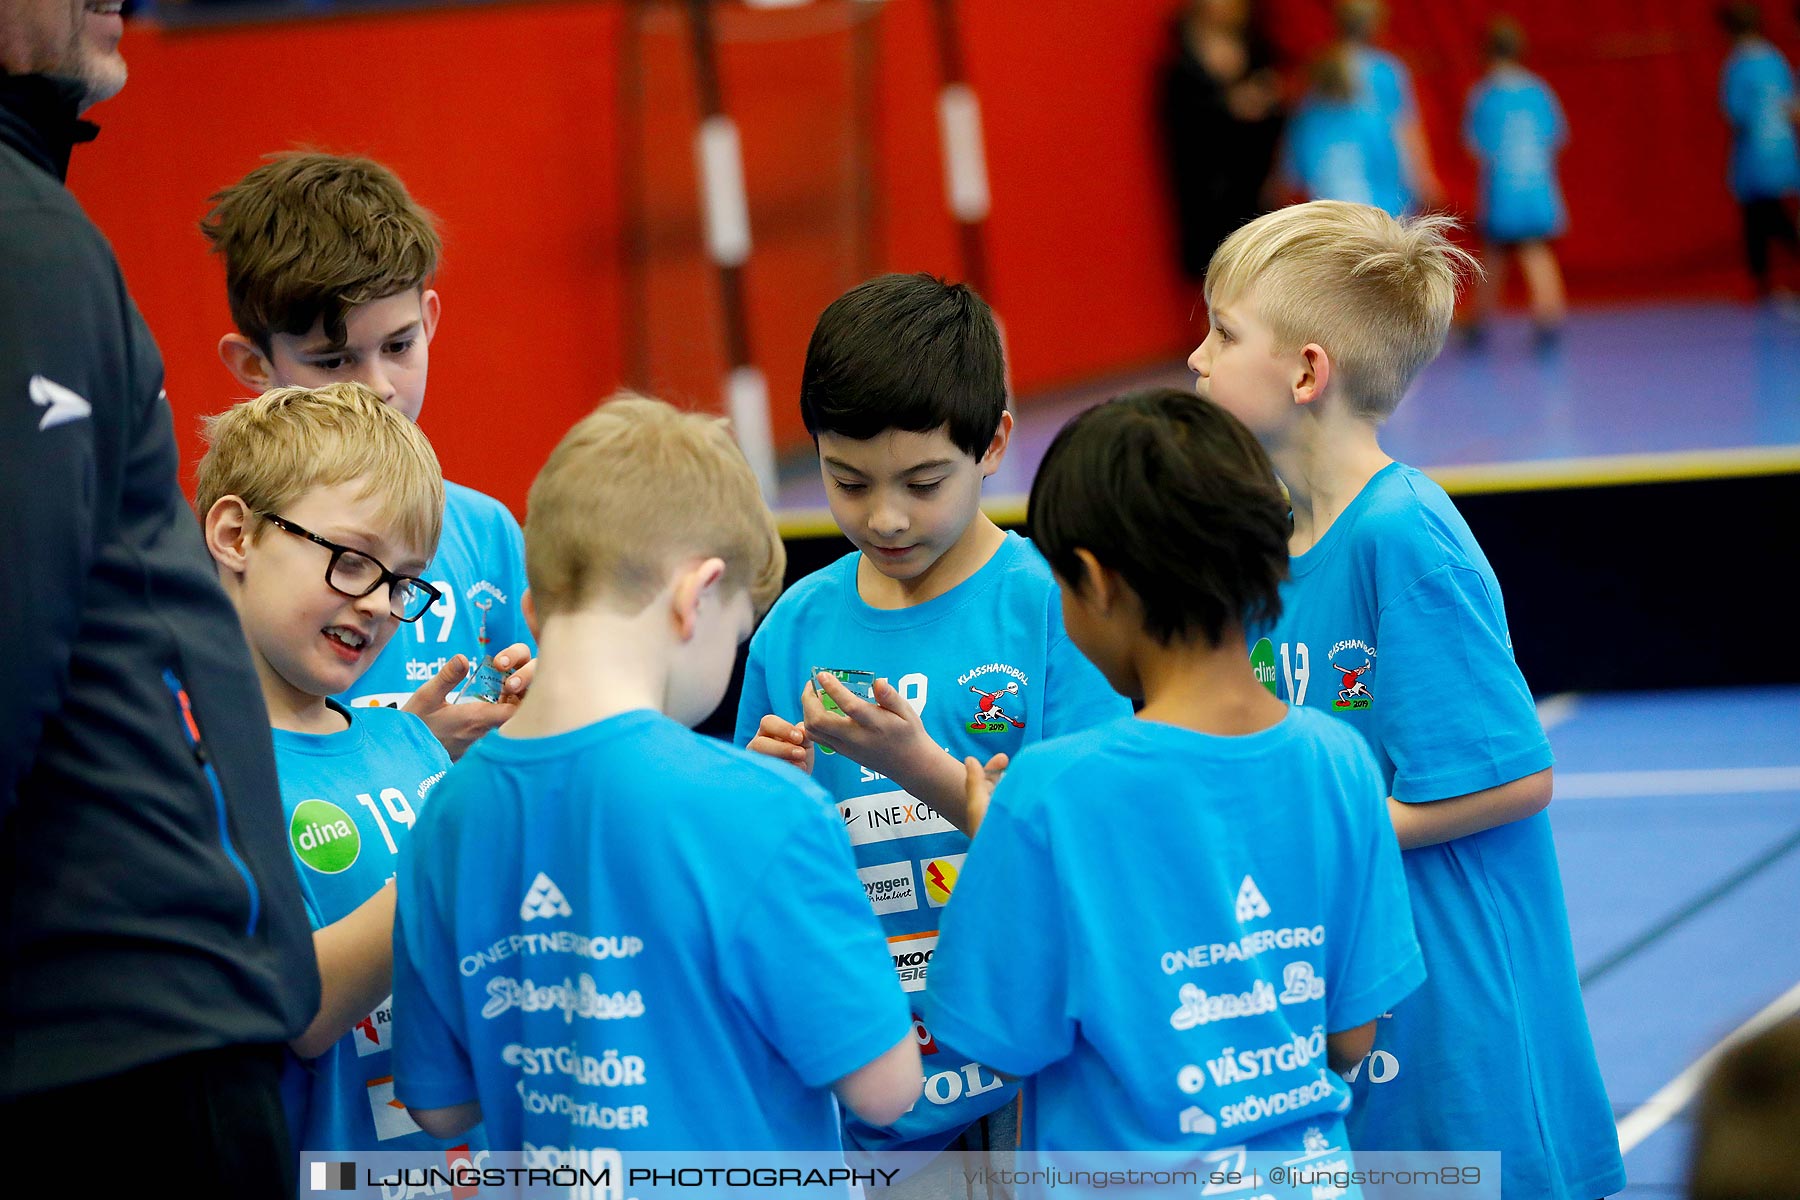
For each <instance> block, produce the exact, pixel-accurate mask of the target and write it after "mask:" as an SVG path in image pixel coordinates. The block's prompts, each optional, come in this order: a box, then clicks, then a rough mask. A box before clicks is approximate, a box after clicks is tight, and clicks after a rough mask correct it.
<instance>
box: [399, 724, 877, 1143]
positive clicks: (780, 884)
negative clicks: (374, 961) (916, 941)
mask: <svg viewBox="0 0 1800 1200" xmlns="http://www.w3.org/2000/svg"><path fill="white" fill-rule="evenodd" d="M853 870H854V868H853V866H852V865H851V861H850V847H849V845H848V843H847V842H846V841H845V839H844V834H843V831H842V829H841V828H840V827H839V822H838V819H837V815H836V813H834V812H833V811H832V809H831V807H830V805H829V804H827V803H826V801H825V797H824V796H823V795H822V794H821V793H820V792H819V790H818V789H817V788H816V787H814V786H812V785H811V784H810V783H808V782H807V781H806V780H805V779H804V778H803V777H802V776H800V775H799V774H798V773H796V772H794V771H791V770H788V769H786V768H783V767H780V765H779V764H777V763H773V762H769V761H767V760H763V759H761V758H760V757H758V756H755V755H751V754H749V753H748V752H746V751H743V750H738V749H735V748H733V747H730V746H726V745H724V744H722V743H720V742H717V741H714V740H712V739H710V738H705V737H702V736H700V735H699V734H696V733H694V732H693V731H691V730H688V729H684V728H683V727H682V726H680V725H678V724H677V723H675V722H674V721H672V720H670V719H669V718H667V717H665V716H663V715H662V714H660V713H656V712H651V711H649V710H638V711H634V712H628V713H623V714H621V715H619V716H615V717H611V718H609V719H607V720H604V721H601V722H598V723H596V724H593V725H588V726H584V727H583V728H580V729H576V730H572V731H570V732H568V733H563V734H558V735H556V736H553V737H544V738H533V739H518V738H509V737H507V736H505V735H504V733H501V734H500V735H498V736H494V737H488V738H483V739H482V740H481V741H480V742H479V743H477V744H476V745H475V747H474V748H473V749H471V750H470V751H469V753H468V754H467V755H465V756H464V757H463V758H462V760H461V761H460V762H459V763H458V764H457V766H456V769H455V770H453V771H452V772H451V773H450V776H449V778H447V779H446V780H445V781H444V782H443V783H442V784H441V785H440V786H439V787H438V790H437V793H436V795H434V796H433V798H432V806H431V811H430V812H429V813H428V814H427V816H426V819H425V820H424V821H423V822H421V824H420V826H419V828H418V830H417V832H416V834H415V836H414V837H413V839H412V842H411V844H410V846H409V848H408V850H407V853H406V856H405V859H404V861H403V862H402V864H401V868H400V895H399V913H398V916H397V918H396V920H395V926H394V1007H395V1011H396V1012H397V1013H398V1014H399V1019H400V1039H399V1042H398V1044H397V1045H396V1046H395V1050H394V1059H395V1064H394V1066H395V1075H396V1077H397V1078H398V1080H399V1086H400V1095H401V1096H402V1097H404V1098H405V1100H406V1102H407V1103H409V1104H411V1105H413V1106H414V1107H424V1108H438V1107H444V1106H449V1105H454V1104H462V1103H465V1102H467V1101H470V1100H477V1099H478V1100H480V1102H481V1108H482V1116H483V1121H484V1123H485V1125H486V1128H487V1132H488V1138H489V1141H490V1142H491V1143H492V1145H493V1146H494V1147H495V1148H496V1149H501V1150H507V1151H523V1152H525V1153H526V1154H527V1155H530V1156H534V1157H538V1158H540V1159H541V1158H542V1157H543V1156H544V1155H545V1154H546V1152H548V1151H551V1150H561V1151H564V1152H565V1153H572V1152H575V1151H580V1150H594V1149H598V1148H601V1147H606V1148H612V1149H616V1150H620V1151H624V1152H626V1153H627V1154H629V1153H630V1152H631V1151H633V1150H640V1151H642V1150H781V1149H788V1150H832V1151H834V1150H836V1149H837V1145H838V1136H837V1110H836V1102H835V1101H834V1099H833V1097H832V1095H831V1093H830V1091H829V1090H828V1089H829V1087H830V1085H831V1084H832V1083H834V1082H835V1081H837V1080H838V1079H841V1078H842V1077H844V1076H845V1075H848V1074H850V1073H851V1072H852V1071H855V1070H857V1069H859V1068H861V1067H863V1066H865V1065H867V1064H868V1063H870V1062H873V1061H874V1060H875V1059H876V1058H878V1057H880V1056H881V1055H882V1054H883V1053H885V1052H886V1051H887V1050H889V1049H890V1048H891V1047H893V1046H894V1044H895V1043H897V1042H899V1041H900V1040H901V1039H902V1038H904V1037H905V1036H906V1035H907V1031H908V1028H909V1021H908V1018H907V1009H906V1001H905V998H904V997H903V996H902V995H901V993H900V989H899V988H898V987H896V986H895V984H894V976H893V968H892V967H891V966H890V965H889V963H888V958H887V947H886V946H885V945H884V944H883V942H882V938H881V931H880V929H879V927H878V926H877V925H876V923H875V921H874V919H873V918H872V917H871V915H870V913H869V904H868V901H867V900H866V899H864V897H863V891H862V889H861V888H860V887H858V886H857V883H856V878H855V876H854V874H853V873H852V872H853Z"/></svg>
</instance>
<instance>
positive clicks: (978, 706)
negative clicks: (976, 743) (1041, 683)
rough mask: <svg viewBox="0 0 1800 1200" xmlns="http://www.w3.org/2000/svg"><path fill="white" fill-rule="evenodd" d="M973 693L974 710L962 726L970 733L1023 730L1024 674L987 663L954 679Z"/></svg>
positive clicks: (997, 664) (1002, 665) (1005, 665)
mask: <svg viewBox="0 0 1800 1200" xmlns="http://www.w3.org/2000/svg"><path fill="white" fill-rule="evenodd" d="M956 682H957V685H958V686H959V687H966V688H968V689H969V690H970V691H971V692H973V693H975V711H974V713H973V714H972V715H971V716H970V717H969V721H968V724H967V725H965V726H964V728H965V729H967V730H968V731H969V732H970V733H1006V732H1007V731H1009V730H1013V729H1023V728H1025V695H1024V692H1025V688H1026V686H1027V685H1028V684H1030V682H1031V680H1030V679H1029V678H1027V677H1026V675H1025V672H1023V671H1021V670H1019V668H1017V667H1011V666H1008V665H1007V664H1005V663H997V662H996V663H987V664H985V665H983V666H979V667H976V668H975V669H974V670H973V671H966V672H964V673H963V674H962V675H961V676H959V677H958V678H957V680H956Z"/></svg>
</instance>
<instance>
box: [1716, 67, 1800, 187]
mask: <svg viewBox="0 0 1800 1200" xmlns="http://www.w3.org/2000/svg"><path fill="white" fill-rule="evenodd" d="M1719 103H1720V104H1721V105H1722V106H1723V107H1724V109H1725V118H1726V120H1728V121H1730V122H1731V190H1732V193H1733V194H1734V195H1736V196H1737V198H1738V199H1739V200H1741V201H1750V200H1766V199H1772V198H1774V197H1778V196H1787V195H1791V194H1792V193H1794V192H1796V191H1800V152H1797V150H1796V143H1795V139H1794V122H1793V117H1792V115H1791V110H1792V108H1793V105H1794V73H1793V71H1791V70H1789V68H1788V64H1787V59H1785V58H1783V57H1782V56H1781V51H1779V50H1777V49H1776V48H1775V47H1774V46H1773V45H1771V44H1770V43H1769V42H1767V41H1764V40H1762V39H1761V38H1758V39H1756V40H1754V41H1751V42H1747V43H1745V44H1743V45H1741V46H1739V47H1738V48H1737V49H1735V50H1733V51H1732V52H1731V56H1730V57H1729V58H1727V59H1726V60H1725V70H1724V72H1723V74H1722V76H1721V77H1720V80H1719Z"/></svg>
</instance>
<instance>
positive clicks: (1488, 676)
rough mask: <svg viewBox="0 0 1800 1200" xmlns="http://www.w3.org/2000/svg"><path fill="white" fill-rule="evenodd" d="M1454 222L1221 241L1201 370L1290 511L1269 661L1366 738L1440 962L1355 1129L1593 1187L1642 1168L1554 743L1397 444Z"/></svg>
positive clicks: (1304, 697)
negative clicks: (1572, 937)
mask: <svg viewBox="0 0 1800 1200" xmlns="http://www.w3.org/2000/svg"><path fill="white" fill-rule="evenodd" d="M1450 226H1451V222H1450V221H1449V220H1448V219H1447V218H1444V217H1420V218H1413V219H1404V220H1397V219H1395V218H1393V217H1391V216H1389V215H1388V214H1387V213H1385V212H1382V211H1381V210H1379V209H1375V208H1370V207H1367V206H1364V205H1357V204H1346V203H1342V202H1339V201H1315V202H1313V203H1310V204H1301V205H1296V206H1294V207H1292V208H1287V209H1282V210H1280V211H1278V212H1274V213H1270V214H1268V215H1267V216H1264V217H1260V218H1258V219H1257V220H1255V221H1252V222H1251V223H1250V224H1248V225H1246V226H1244V227H1243V228H1242V229H1240V230H1239V231H1238V232H1236V233H1234V234H1233V235H1232V236H1231V237H1229V238H1227V239H1226V240H1225V242H1224V243H1222V244H1221V245H1220V247H1219V249H1218V251H1217V252H1216V253H1215V254H1214V256H1213V262H1212V268H1211V270H1210V271H1209V272H1208V275H1207V285H1206V286H1207V294H1206V299H1207V305H1208V307H1209V309H1210V310H1211V319H1212V330H1211V332H1209V333H1208V334H1207V337H1206V341H1205V342H1203V343H1202V344H1201V345H1200V347H1199V348H1198V349H1197V350H1195V351H1194V353H1193V356H1192V357H1191V358H1190V359H1189V364H1190V365H1191V366H1192V367H1193V368H1194V370H1195V371H1196V372H1197V373H1198V375H1199V382H1198V385H1197V386H1198V390H1199V392H1200V394H1201V395H1202V396H1205V397H1207V398H1208V399H1211V400H1213V401H1215V402H1217V403H1219V404H1221V405H1223V406H1224V407H1225V408H1226V409H1228V410H1230V411H1231V412H1232V413H1233V414H1235V415H1236V416H1238V417H1239V418H1240V419H1242V420H1243V421H1244V423H1245V424H1247V425H1249V426H1250V428H1251V430H1252V431H1253V432H1255V433H1256V434H1257V436H1258V438H1259V439H1260V440H1261V441H1262V443H1263V444H1264V446H1266V447H1267V448H1268V450H1269V454H1270V458H1271V459H1272V461H1273V462H1274V464H1275V469H1276V473H1277V474H1278V475H1279V476H1280V477H1281V479H1282V481H1283V482H1284V483H1285V484H1286V486H1287V489H1288V492H1289V496H1290V500H1291V504H1292V509H1293V536H1292V539H1291V541H1290V544H1289V548H1290V550H1291V551H1292V554H1293V560H1292V576H1291V578H1290V580H1289V582H1288V583H1287V584H1286V585H1284V586H1283V588H1282V609H1283V611H1282V615H1281V617H1280V619H1279V620H1277V621H1276V622H1275V623H1274V624H1273V626H1272V627H1269V628H1266V629H1263V630H1260V631H1252V632H1251V635H1250V636H1251V638H1252V639H1255V638H1256V637H1257V634H1258V633H1259V632H1260V633H1262V634H1263V635H1264V636H1263V637H1262V638H1261V640H1260V641H1256V642H1255V645H1254V648H1253V649H1252V651H1251V655H1252V658H1253V659H1255V660H1257V664H1258V666H1259V667H1260V668H1263V669H1265V670H1266V671H1267V675H1268V677H1269V678H1271V679H1272V680H1274V681H1275V682H1274V684H1272V686H1275V687H1276V688H1277V689H1278V694H1279V695H1281V696H1282V697H1283V698H1285V699H1286V700H1288V701H1289V702H1290V703H1292V704H1295V705H1301V706H1305V705H1311V706H1313V707H1319V708H1323V709H1324V710H1325V711H1327V712H1329V713H1331V714H1332V715H1334V716H1337V717H1340V718H1342V719H1343V720H1345V721H1348V722H1349V723H1350V724H1351V725H1353V726H1354V727H1355V728H1356V729H1357V730H1358V731H1360V732H1361V733H1362V735H1363V736H1364V738H1365V739H1367V741H1368V742H1369V744H1370V746H1371V747H1372V748H1373V749H1374V751H1375V757H1376V760H1377V762H1378V763H1379V765H1380V766H1381V768H1382V774H1383V777H1384V780H1385V782H1386V784H1387V787H1388V794H1389V800H1388V811H1389V815H1390V818H1391V820H1392V822H1393V825H1394V829H1395V832H1396V834H1397V835H1398V837H1399V840H1400V846H1401V849H1402V850H1403V851H1405V853H1404V854H1403V855H1402V858H1403V861H1404V865H1405V867H1406V874H1407V881H1408V884H1409V886H1410V889H1411V893H1412V903H1413V916H1414V921H1415V924H1416V927H1417V930H1418V935H1419V943H1420V945H1421V946H1422V947H1423V949H1424V951H1425V962H1426V969H1427V970H1428V972H1429V976H1428V978H1427V979H1426V981H1425V984H1424V986H1423V987H1421V988H1420V989H1419V990H1418V991H1417V992H1415V993H1413V995H1412V996H1410V997H1408V998H1407V999H1406V1000H1405V1001H1403V1002H1402V1003H1400V1004H1398V1005H1396V1006H1395V1008H1394V1010H1393V1012H1392V1013H1391V1014H1390V1015H1389V1019H1386V1020H1383V1021H1382V1022H1381V1024H1380V1028H1379V1032H1378V1033H1377V1036H1376V1042H1375V1049H1374V1051H1373V1052H1372V1053H1371V1054H1370V1056H1369V1057H1368V1059H1367V1060H1365V1062H1364V1064H1363V1065H1362V1066H1361V1067H1360V1069H1359V1070H1358V1071H1357V1072H1356V1075H1355V1077H1354V1078H1353V1081H1352V1082H1353V1087H1354V1090H1355V1093H1356V1098H1357V1103H1356V1108H1355V1110H1354V1111H1353V1113H1352V1115H1351V1117H1350V1121H1349V1127H1350V1138H1351V1144H1352V1145H1354V1146H1355V1147H1356V1148H1357V1149H1358V1150H1498V1151H1500V1152H1501V1155H1502V1158H1501V1170H1502V1172H1503V1173H1504V1190H1505V1191H1506V1193H1507V1194H1508V1195H1515V1194H1516V1195H1520V1196H1545V1197H1557V1198H1569V1200H1573V1198H1575V1197H1583V1198H1585V1200H1592V1198H1593V1197H1595V1196H1601V1195H1606V1194H1608V1193H1610V1192H1613V1191H1616V1190H1617V1189H1618V1188H1620V1187H1622V1186H1623V1185H1624V1182H1625V1178H1624V1170H1623V1167H1622V1165H1621V1162H1620V1158H1619V1147H1618V1140H1617V1137H1616V1136H1615V1134H1614V1130H1613V1123H1612V1112H1611V1108H1610V1106H1609V1105H1608V1102H1607V1098H1606V1093H1605V1091H1604V1089H1603V1087H1602V1085H1601V1080H1600V1072H1599V1068H1598V1066H1597V1064H1596V1063H1595V1059H1594V1049H1593V1043H1592V1039H1591V1038H1590V1037H1589V1034H1588V1028H1587V1018H1586V1015H1585V1013H1584V1012H1583V1009H1582V1004H1581V991H1580V987H1579V984H1578V982H1577V978H1576V973H1575V962H1574V955H1573V952H1572V950H1571V947H1570V943H1569V928H1568V915H1567V912H1566V910H1565V909H1564V906H1563V898H1562V884H1561V879H1560V877H1559V875H1558V874H1557V868H1556V851H1555V847H1554V845H1553V844H1552V842H1551V837H1550V824H1549V817H1548V815H1547V814H1545V813H1544V811H1543V810H1544V808H1545V806H1546V805H1548V804H1549V802H1550V788H1551V775H1550V766H1551V761H1552V759H1551V754H1550V745H1549V742H1548V740H1547V739H1546V738H1545V737H1544V732H1543V729H1542V727H1541V726H1540V725H1539V724H1538V719H1537V713H1536V710H1535V708H1534V707H1533V704H1532V699H1531V693H1530V691H1529V690H1528V689H1527V688H1526V686H1525V680H1524V679H1523V677H1522V676H1521V675H1520V674H1519V669H1518V667H1517V666H1516V665H1515V664H1514V662H1513V656H1512V641H1511V638H1510V635H1509V634H1508V632H1507V627H1506V613H1505V609H1504V607H1503V605H1502V602H1501V597H1500V585H1499V583H1498V582H1497V581H1496V580H1495V578H1494V573H1493V571H1492V569H1491V568H1490V567H1489V566H1488V562H1487V558H1486V556H1485V555H1483V554H1482V552H1481V547H1480V546H1478V545H1477V544H1476V542H1475V537H1474V535H1473V534H1472V533H1470V531H1469V527H1468V525H1467V524H1466V523H1465V522H1464V521H1463V519H1462V517H1461V515H1460V514H1458V513H1457V511H1456V507H1455V506H1454V505H1453V504H1452V503H1451V502H1450V498H1449V497H1448V496H1447V495H1445V494H1444V491H1443V489H1442V488H1440V487H1438V486H1437V485H1436V484H1435V483H1433V482H1432V481H1431V480H1430V479H1428V478H1426V477H1425V476H1424V475H1423V474H1421V473H1420V472H1419V471H1417V470H1414V469H1413V468H1411V467H1408V466H1405V465H1403V464H1400V463H1396V462H1394V461H1393V460H1391V459H1390V458H1388V456H1387V455H1386V454H1385V453H1383V452H1382V449H1381V446H1380V442H1379V440H1378V436H1377V434H1378V430H1379V428H1380V426H1381V423H1382V421H1383V420H1385V419H1386V418H1387V416H1388V415H1389V414H1390V413H1391V412H1393V410H1394V407H1395V405H1397V404H1398V403H1399V402H1400V398H1401V396H1402V395H1403V394H1404V392H1405V391H1406V388H1407V386H1408V385H1409V384H1410V383H1411V382H1412V380H1413V377H1414V376H1415V375H1416V374H1417V373H1418V372H1419V370H1420V369H1421V368H1422V367H1424V365H1425V364H1426V363H1428V362H1430V361H1431V359H1432V358H1433V357H1435V356H1436V355H1437V353H1438V351H1439V350H1440V349H1442V347H1443V344H1444V338H1445V336H1446V334H1447V333H1448V331H1449V327H1450V316H1451V310H1452V308H1453V306H1454V303H1455V298H1456V291H1457V287H1458V285H1459V283H1460V280H1461V278H1462V276H1463V275H1464V274H1465V273H1466V272H1468V271H1469V270H1471V269H1473V260H1472V259H1471V258H1470V257H1469V256H1468V255H1467V254H1465V253H1464V252H1463V251H1461V250H1459V249H1457V248H1456V247H1455V246H1454V245H1452V244H1451V243H1450V242H1449V241H1448V240H1447V238H1446V236H1445V234H1446V232H1447V230H1448V229H1449V228H1450ZM1377 655H1379V658H1378V657H1377ZM1277 662H1278V663H1279V670H1278V671H1277V668H1276V664H1277ZM1378 664H1379V665H1378Z"/></svg>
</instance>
